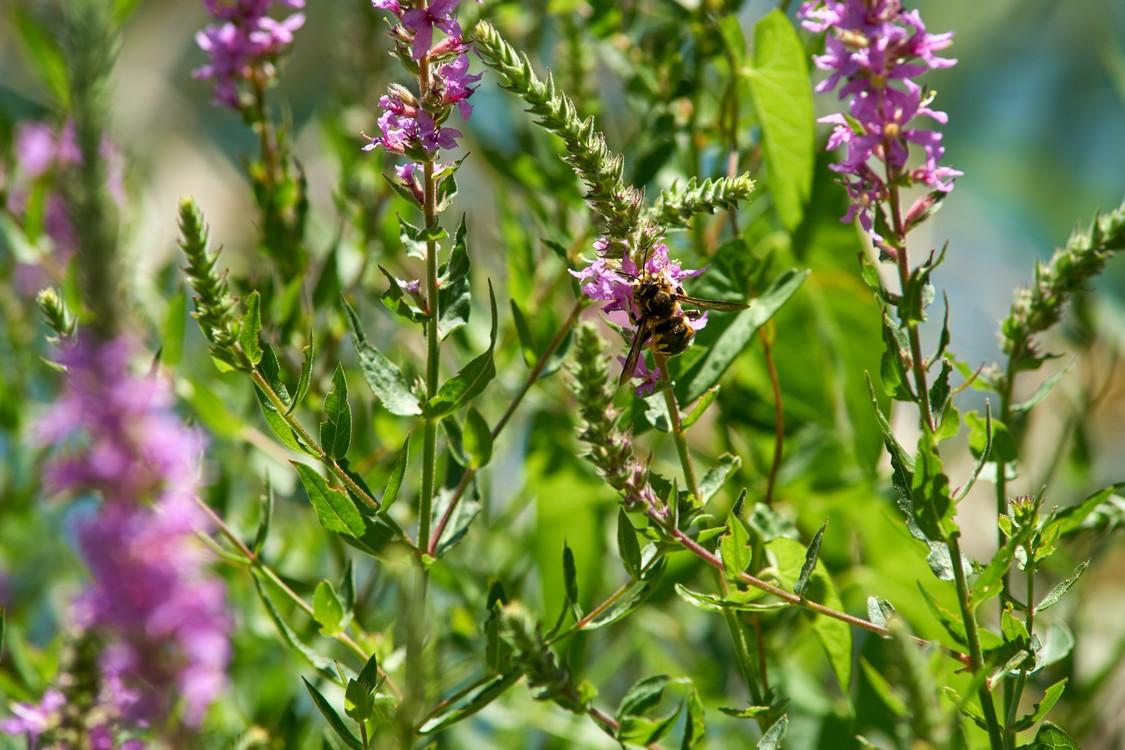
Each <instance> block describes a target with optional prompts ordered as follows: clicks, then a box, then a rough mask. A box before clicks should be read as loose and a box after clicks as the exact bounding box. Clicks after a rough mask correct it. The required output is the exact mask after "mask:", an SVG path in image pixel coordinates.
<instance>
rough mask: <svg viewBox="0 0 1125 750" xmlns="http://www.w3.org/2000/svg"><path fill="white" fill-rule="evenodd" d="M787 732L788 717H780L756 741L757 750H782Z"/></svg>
mask: <svg viewBox="0 0 1125 750" xmlns="http://www.w3.org/2000/svg"><path fill="white" fill-rule="evenodd" d="M788 732H789V717H788V716H782V717H781V718H780V719H778V720H777V721H775V722H774V723H773V725H772V726H771V727H770V728H769V729H767V730H766V733H765V734H763V735H762V739H760V740H758V745H757V748H758V750H782V748H783V747H784V745H782V742H783V741H784V740H785V735H786V733H788Z"/></svg>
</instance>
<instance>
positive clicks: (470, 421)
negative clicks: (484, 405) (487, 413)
mask: <svg viewBox="0 0 1125 750" xmlns="http://www.w3.org/2000/svg"><path fill="white" fill-rule="evenodd" d="M462 445H463V446H464V449H465V456H466V457H467V458H468V459H469V465H470V466H471V467H472V468H474V469H480V468H483V467H485V466H487V465H488V462H489V461H491V460H492V430H491V429H490V428H489V426H488V423H487V422H485V421H484V417H482V416H481V414H480V412H479V411H477V410H476V409H475V408H473V407H469V412H468V413H467V414H466V415H465V430H464V432H463V442H462Z"/></svg>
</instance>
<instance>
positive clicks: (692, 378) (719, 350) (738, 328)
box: [676, 269, 809, 404]
mask: <svg viewBox="0 0 1125 750" xmlns="http://www.w3.org/2000/svg"><path fill="white" fill-rule="evenodd" d="M808 275H809V272H808V271H798V270H797V269H791V270H789V271H786V272H785V273H783V274H781V275H780V276H778V277H777V279H775V280H774V282H773V283H772V284H771V285H770V287H769V289H767V290H766V291H765V293H764V294H762V296H760V297H758V298H757V299H755V300H754V301H753V302H751V303H750V308H749V309H748V310H743V311H742V312H740V313H739V314H738V315H736V316H735V317H734V319H733V320H732V321H731V323H730V325H728V326H727V327H726V329H725V330H723V332H722V333H721V334H720V335H719V338H718V339H717V340H716V341H715V343H714V344H713V345H712V347H711V348H710V350H708V351H707V353H706V354H704V355H703V357H702V358H701V359H700V361H699V363H698V364H697V365H695V366H693V367H692V368H691V369H690V370H689V371H688V372H687V373H686V374H685V375H684V376H682V377H680V378H679V381H680V383H678V384H677V387H676V395H677V396H678V397H679V401H680V403H685V404H690V403H691V402H693V401H695V400H696V399H697V398H700V397H701V396H702V395H703V394H704V393H706V392H707V391H708V389H710V388H711V386H713V385H715V383H717V382H718V380H719V378H721V377H722V375H723V373H724V372H726V370H727V368H728V367H730V365H731V363H732V362H734V360H735V359H736V358H737V357H738V355H739V354H741V353H742V352H743V351H744V350H745V349H746V347H747V346H749V345H750V343H751V342H752V341H753V340H754V336H755V335H756V334H757V332H758V329H759V328H761V327H762V326H763V325H765V324H766V323H767V322H768V321H769V320H770V318H772V317H773V316H774V314H775V313H776V312H777V311H778V310H780V309H781V307H782V305H784V304H785V303H786V302H788V301H789V298H790V297H792V296H793V295H794V294H795V293H796V292H797V290H798V289H800V287H801V284H802V283H804V281H805V279H806V278H807V277H808ZM681 384H682V385H681Z"/></svg>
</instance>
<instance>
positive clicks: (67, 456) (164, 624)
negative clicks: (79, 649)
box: [37, 338, 229, 725]
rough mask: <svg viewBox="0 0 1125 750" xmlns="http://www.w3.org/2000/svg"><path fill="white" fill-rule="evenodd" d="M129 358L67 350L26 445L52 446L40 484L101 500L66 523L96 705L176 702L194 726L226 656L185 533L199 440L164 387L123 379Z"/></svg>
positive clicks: (223, 635) (224, 625)
mask: <svg viewBox="0 0 1125 750" xmlns="http://www.w3.org/2000/svg"><path fill="white" fill-rule="evenodd" d="M133 353H134V346H133V344H132V343H131V342H130V341H129V340H128V339H124V338H120V339H117V340H114V341H107V342H102V341H96V340H94V339H91V338H79V339H77V340H75V341H73V342H70V343H68V344H67V346H66V347H65V348H64V349H63V351H62V352H61V357H60V358H59V360H60V363H61V364H62V365H64V366H65V367H66V369H67V380H66V388H65V389H64V391H63V393H62V395H61V396H60V397H59V398H58V400H57V401H56V402H55V404H54V405H53V406H52V408H51V409H50V411H49V412H48V413H47V415H46V416H45V417H44V419H43V420H42V422H41V423H40V425H39V429H38V433H37V438H38V440H39V441H40V442H41V443H43V444H47V443H54V444H60V445H62V446H63V450H62V451H61V455H59V456H57V457H55V458H54V459H53V460H52V461H50V462H49V464H48V466H47V468H46V469H45V474H46V480H47V485H48V486H49V487H50V488H52V489H54V490H68V491H81V492H98V493H100V494H101V495H102V498H103V503H102V505H101V507H100V509H99V511H98V514H97V515H96V517H94V518H92V519H89V520H86V521H84V522H82V523H81V524H80V526H79V528H78V542H79V547H80V549H81V551H82V554H83V557H84V558H85V560H86V563H87V565H88V566H89V568H90V572H91V575H92V579H93V580H92V583H91V585H90V587H89V589H88V590H87V591H86V592H85V593H84V594H83V595H82V596H81V597H80V598H79V599H78V601H77V602H76V603H75V612H76V619H77V620H78V622H79V624H80V625H81V626H82V627H83V628H85V629H89V630H93V631H96V632H98V633H99V634H101V636H102V637H103V639H104V641H105V642H106V644H107V646H106V648H105V650H104V651H103V653H102V656H101V662H100V668H101V673H102V681H103V683H104V684H106V685H108V686H109V687H110V688H112V690H110V692H109V694H107V696H106V697H105V698H104V700H105V701H106V702H108V703H112V704H113V705H114V708H115V710H116V715H119V716H121V717H122V718H123V719H125V720H126V721H129V722H132V723H134V724H136V725H139V724H141V723H144V722H149V721H155V720H157V719H160V718H162V717H166V716H167V715H168V713H169V712H170V711H171V709H172V707H173V706H174V704H176V703H177V702H178V701H181V700H182V702H183V706H184V718H185V721H187V722H188V723H190V724H197V723H198V722H199V721H200V720H201V719H202V716H203V712H204V711H205V709H206V708H207V706H208V705H209V704H210V703H211V702H212V701H213V700H214V699H215V697H216V696H217V695H218V694H219V692H220V691H221V690H222V688H223V686H224V684H225V681H226V677H225V667H226V663H227V659H228V654H229V646H228V642H227V630H228V626H229V623H228V618H227V614H226V609H225V605H224V598H225V593H224V588H223V586H222V584H221V583H219V582H218V581H216V580H213V579H211V578H210V577H209V576H208V575H207V573H206V571H205V567H204V562H205V559H204V556H203V554H202V549H201V548H200V547H199V545H198V540H197V539H196V538H195V535H196V533H197V532H199V531H202V530H205V529H206V528H207V527H208V523H207V517H206V515H205V514H204V513H203V511H202V510H201V509H200V508H199V507H198V506H197V505H196V502H195V497H196V495H197V492H198V489H199V480H200V459H201V456H202V440H201V437H200V435H199V433H198V432H196V431H194V430H191V429H188V428H187V427H185V426H184V425H183V423H182V422H181V421H180V420H179V418H178V417H177V416H176V415H175V413H174V412H173V411H172V409H171V407H172V393H171V389H170V386H169V384H168V382H167V381H166V380H164V379H163V378H160V377H159V376H156V375H149V376H140V375H135V374H133V373H132V372H131V370H130V368H129V363H130V360H131V359H132V355H133Z"/></svg>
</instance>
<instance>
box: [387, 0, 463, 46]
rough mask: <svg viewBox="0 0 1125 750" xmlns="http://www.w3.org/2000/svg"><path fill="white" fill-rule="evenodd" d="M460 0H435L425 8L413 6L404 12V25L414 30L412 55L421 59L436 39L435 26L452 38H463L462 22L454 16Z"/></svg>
mask: <svg viewBox="0 0 1125 750" xmlns="http://www.w3.org/2000/svg"><path fill="white" fill-rule="evenodd" d="M459 2H460V0H433V2H431V3H430V4H429V5H427V6H426V7H424V8H412V9H411V10H408V11H406V12H405V13H403V14H402V25H403V26H405V27H406V28H408V29H410V30H411V31H412V32H414V44H413V47H412V48H411V55H412V57H413V58H414V59H415V60H421V59H422V58H423V57H425V56H426V53H428V52H429V51H430V45H432V44H433V41H434V27H437V28H439V29H441V30H442V31H443V32H445V35H446V36H448V37H450V38H452V39H457V40H460V39H461V24H459V23H457V19H456V18H454V17H453V13H454V12H455V11H456V10H457V4H458V3H459Z"/></svg>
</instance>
